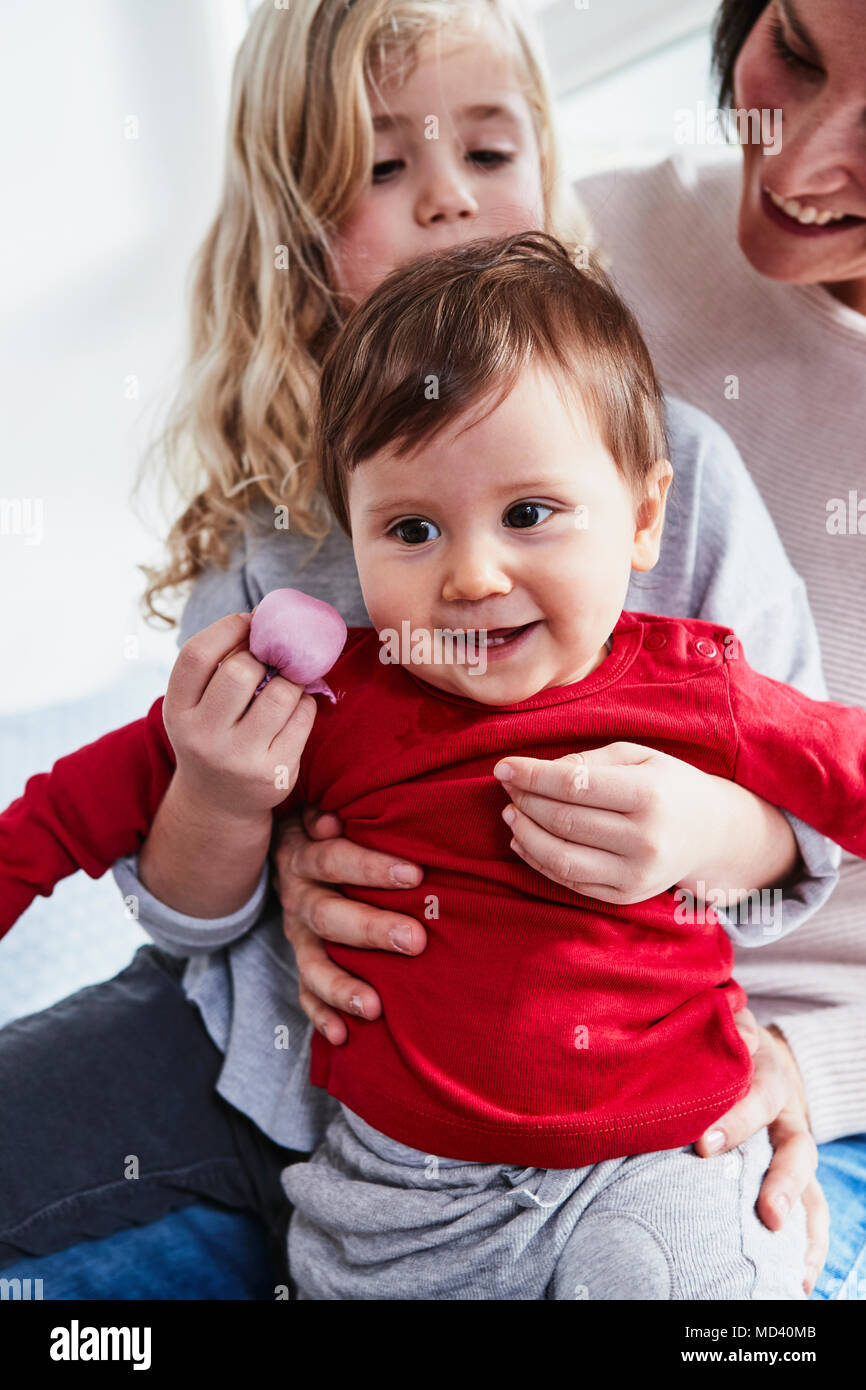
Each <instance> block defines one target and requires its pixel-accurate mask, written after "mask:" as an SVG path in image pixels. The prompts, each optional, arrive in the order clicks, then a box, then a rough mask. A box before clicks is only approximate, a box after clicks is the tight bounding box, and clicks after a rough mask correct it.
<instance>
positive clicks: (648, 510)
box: [631, 459, 674, 570]
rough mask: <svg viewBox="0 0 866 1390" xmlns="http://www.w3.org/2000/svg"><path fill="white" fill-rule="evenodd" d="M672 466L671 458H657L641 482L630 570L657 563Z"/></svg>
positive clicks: (671, 479) (649, 567)
mask: <svg viewBox="0 0 866 1390" xmlns="http://www.w3.org/2000/svg"><path fill="white" fill-rule="evenodd" d="M673 476H674V470H673V465H672V464H671V461H670V459H659V460H658V461H657V462H656V463H655V464H654V465H653V469H652V471H651V473H650V474H649V476H648V478H647V480H646V483H645V484H644V490H643V494H642V496H641V497H640V500H639V501H638V504H637V507H636V509H635V532H634V545H633V547H632V557H631V567H632V569H633V570H651V569H652V568H653V566H654V565H656V564H657V562H658V558H659V551H660V549H661V540H662V531H663V530H664V524H665V508H666V506H667V497H668V489H669V488H670V485H671V483H672V481H673Z"/></svg>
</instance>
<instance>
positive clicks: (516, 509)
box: [505, 502, 553, 529]
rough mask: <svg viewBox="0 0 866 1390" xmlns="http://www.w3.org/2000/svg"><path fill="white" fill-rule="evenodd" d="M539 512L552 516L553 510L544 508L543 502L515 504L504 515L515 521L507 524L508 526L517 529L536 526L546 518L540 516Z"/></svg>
mask: <svg viewBox="0 0 866 1390" xmlns="http://www.w3.org/2000/svg"><path fill="white" fill-rule="evenodd" d="M540 512H546V513H547V516H552V515H553V508H552V507H546V506H545V505H544V503H543V502H516V503H515V505H514V506H513V507H509V508H508V511H507V512H506V513H505V515H506V516H507V517H514V518H515V519H514V520H513V521H511V522H509V525H510V526H513V527H515V529H517V528H521V527H527V526H537V525H538V523H539V521H545V520H546V519H547V518H546V517H543V516H540V515H539V513H540Z"/></svg>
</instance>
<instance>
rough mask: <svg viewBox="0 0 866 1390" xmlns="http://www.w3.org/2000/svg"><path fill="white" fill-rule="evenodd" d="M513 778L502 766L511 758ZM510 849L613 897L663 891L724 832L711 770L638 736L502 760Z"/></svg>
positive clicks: (578, 888) (570, 883) (584, 890)
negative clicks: (575, 749) (555, 755)
mask: <svg viewBox="0 0 866 1390" xmlns="http://www.w3.org/2000/svg"><path fill="white" fill-rule="evenodd" d="M506 764H507V765H508V767H509V768H510V769H511V775H508V774H507V773H505V772H504V768H505V765H506ZM493 774H494V776H495V777H498V778H499V779H500V781H501V783H502V787H503V790H504V791H505V792H506V793H507V794H508V796H510V798H511V804H510V805H509V806H506V807H505V808H504V809H503V816H504V818H505V819H506V821H507V822H508V824H509V825H510V828H511V833H512V835H513V836H514V838H513V840H512V841H511V848H512V849H513V850H514V851H515V852H516V853H517V854H519V855H520V857H521V858H522V859H524V860H525V861H526V863H527V864H530V865H531V866H532V868H534V869H537V870H538V871H539V873H542V874H544V875H545V876H546V877H547V878H550V879H553V881H554V882H555V883H561V884H562V885H563V887H565V888H570V889H572V890H573V891H574V892H575V893H581V894H583V895H585V896H586V897H590V898H598V899H600V900H601V901H602V902H608V903H621V904H628V903H637V902H643V901H645V899H647V898H652V897H655V895H656V894H658V893H663V892H665V891H666V890H667V889H668V888H670V887H671V885H673V884H676V883H678V882H680V881H682V879H683V878H684V877H685V876H686V875H687V874H689V873H690V872H691V871H692V869H693V866H694V865H695V864H696V863H699V862H700V852H701V847H702V845H703V844H704V843H705V841H706V840H707V839H712V837H713V836H714V835H715V834H716V833H717V822H716V821H714V815H715V811H716V803H715V802H714V801H713V799H712V797H711V795H710V792H711V787H710V784H713V783H717V782H719V783H720V785H721V786H722V790H725V789H726V788H727V787H728V786H729V785H730V784H728V783H726V782H725V783H723V782H721V779H719V778H715V777H711V776H709V774H706V773H703V772H701V771H700V769H698V768H696V767H693V766H692V765H691V764H690V763H687V762H684V761H682V760H681V759H679V758H675V757H673V756H671V755H670V754H667V753H660V752H658V751H657V750H656V749H653V748H647V747H644V746H643V745H642V744H637V743H609V744H607V745H606V746H604V747H601V748H592V749H588V750H587V751H586V752H585V753H568V754H566V755H565V756H564V757H561V758H553V759H550V760H546V759H543V758H528V757H510V756H509V757H508V758H507V759H506V758H501V759H500V761H499V762H498V763H497V764H496V766H495V767H494V769H493Z"/></svg>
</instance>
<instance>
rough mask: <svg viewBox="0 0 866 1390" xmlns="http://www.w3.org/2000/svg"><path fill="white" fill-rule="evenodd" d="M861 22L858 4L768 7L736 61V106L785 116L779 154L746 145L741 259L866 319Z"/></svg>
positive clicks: (791, 2)
mask: <svg viewBox="0 0 866 1390" xmlns="http://www.w3.org/2000/svg"><path fill="white" fill-rule="evenodd" d="M863 20H864V9H863V0H772V3H770V4H769V5H768V6H767V8H766V9H765V10H764V12H763V14H762V15H761V16H760V18H759V19H758V21H757V23H756V24H755V26H754V28H753V29H752V31H751V33H750V34H749V37H748V38H747V39H746V42H745V44H744V45H743V48H742V50H741V52H740V56H739V58H738V60H737V63H736V66H735V69H734V100H735V104H736V106H737V108H738V109H740V108H745V109H752V108H757V109H758V110H768V111H770V112H772V111H775V110H777V109H780V110H781V111H782V113H783V114H782V139H781V150H780V151H779V153H778V154H775V155H765V154H764V153H763V149H762V147H761V145H760V144H758V143H754V144H746V145H744V146H743V157H744V165H743V188H742V197H741V202H740V215H739V229H738V237H739V242H740V246H741V247H742V249H743V252H744V254H745V255H746V256H747V257H748V259H749V261H750V262H751V263H752V265H753V266H754V267H755V269H756V270H758V271H760V273H761V274H762V275H767V276H769V277H770V279H773V280H785V281H789V282H791V283H794V284H813V283H822V284H826V286H827V288H828V289H829V290H831V291H832V293H834V294H835V295H836V296H837V297H838V298H839V299H841V300H842V301H843V302H844V303H846V304H849V305H850V306H851V307H852V308H855V309H859V311H860V312H861V313H866V30H864V28H863ZM780 201H781V202H784V204H785V206H784V207H779V205H778V204H779V202H780ZM828 213H829V214H831V220H828V219H827V217H826V216H825V214H828ZM839 214H843V216H842V217H839Z"/></svg>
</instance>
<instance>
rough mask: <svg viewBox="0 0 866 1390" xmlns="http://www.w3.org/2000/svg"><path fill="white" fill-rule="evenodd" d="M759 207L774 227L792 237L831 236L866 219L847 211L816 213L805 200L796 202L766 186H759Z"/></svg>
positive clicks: (859, 224) (861, 223) (857, 225)
mask: <svg viewBox="0 0 866 1390" xmlns="http://www.w3.org/2000/svg"><path fill="white" fill-rule="evenodd" d="M761 207H762V209H763V211H764V212H765V213H766V215H767V217H769V219H770V221H771V222H774V223H775V224H776V226H777V227H782V228H783V229H784V230H785V231H786V232H791V233H793V235H794V236H806V237H816V236H817V237H820V236H832V235H833V234H834V232H841V231H847V230H848V228H849V227H859V226H862V225H863V224H864V222H866V218H864V217H854V216H853V215H850V214H847V213H845V214H842V215H839V214H838V213H833V212H828V211H827V210H826V209H825V210H824V211H823V212H818V210H817V208H814V207H811V206H810V205H809V204H808V203H799V202H797V200H796V199H795V198H790V199H786V198H780V197H779V196H778V194H776V193H771V192H770V190H769V189H768V188H762V189H761Z"/></svg>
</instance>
